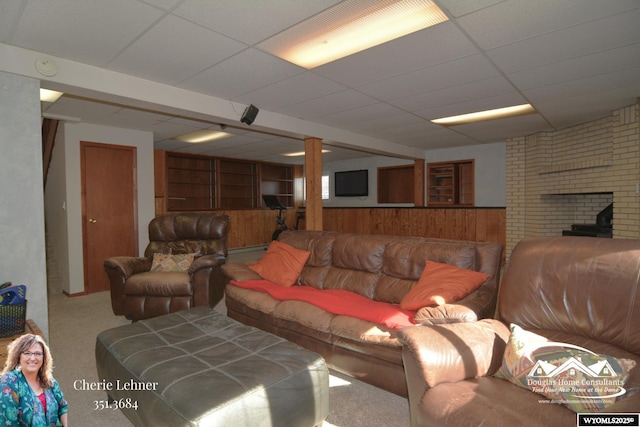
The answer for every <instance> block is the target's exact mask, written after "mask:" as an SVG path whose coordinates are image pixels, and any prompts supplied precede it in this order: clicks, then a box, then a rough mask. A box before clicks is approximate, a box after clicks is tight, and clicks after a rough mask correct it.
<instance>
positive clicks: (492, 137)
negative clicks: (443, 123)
mask: <svg viewBox="0 0 640 427" xmlns="http://www.w3.org/2000/svg"><path fill="white" fill-rule="evenodd" d="M451 129H452V130H455V131H456V132H459V133H461V134H463V135H468V136H471V137H473V138H474V139H476V140H480V141H481V142H493V141H504V140H506V139H507V138H510V137H516V136H526V135H531V134H533V133H536V132H538V131H541V130H544V129H547V130H551V128H550V127H549V125H548V124H547V122H546V121H545V120H544V119H543V118H542V117H541V116H540V115H539V114H530V115H526V116H518V117H510V118H506V119H500V120H491V121H487V122H477V123H469V124H466V125H460V126H452V127H451Z"/></svg>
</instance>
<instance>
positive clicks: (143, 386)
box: [73, 379, 158, 391]
mask: <svg viewBox="0 0 640 427" xmlns="http://www.w3.org/2000/svg"><path fill="white" fill-rule="evenodd" d="M157 387H158V383H157V382H142V381H134V380H127V381H120V380H116V382H115V383H114V382H112V381H107V380H102V381H87V380H85V379H81V380H75V381H74V382H73V389H74V390H90V391H103V390H104V391H109V390H155V389H156V388H157Z"/></svg>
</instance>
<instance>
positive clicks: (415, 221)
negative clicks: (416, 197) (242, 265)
mask: <svg viewBox="0 0 640 427" xmlns="http://www.w3.org/2000/svg"><path fill="white" fill-rule="evenodd" d="M220 212H221V213H225V214H227V215H229V216H230V217H231V226H230V228H229V236H228V246H229V248H230V249H232V248H241V247H246V246H257V245H266V244H269V242H270V241H271V234H272V233H273V231H274V230H275V227H276V216H277V212H275V211H272V210H266V209H263V210H260V209H257V210H234V211H231V210H230V211H220ZM322 213H323V215H322V222H323V229H324V230H330V231H338V232H343V233H365V234H391V235H399V236H423V237H436V238H441V239H454V240H473V241H481V242H498V243H501V244H502V245H503V247H504V246H505V244H506V209H505V208H324V209H323V210H322ZM283 214H285V215H286V221H287V225H288V226H289V227H290V228H293V227H294V225H295V223H296V216H297V212H296V211H295V210H293V209H289V210H287V211H286V212H283ZM300 226H301V227H300V228H304V221H301V222H300Z"/></svg>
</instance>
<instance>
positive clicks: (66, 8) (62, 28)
mask: <svg viewBox="0 0 640 427" xmlns="http://www.w3.org/2000/svg"><path fill="white" fill-rule="evenodd" d="M161 15H162V12H161V11H160V10H158V9H156V8H154V7H152V6H149V5H146V4H144V3H140V2H138V1H131V0H110V1H108V2H106V1H77V0H56V1H32V2H29V3H28V4H27V7H26V9H25V11H24V14H23V15H22V18H21V20H20V25H19V27H18V29H17V30H16V32H15V33H14V36H13V37H12V43H13V44H16V45H18V46H22V47H26V48H28V49H33V50H37V51H41V52H47V53H49V54H51V55H55V56H59V57H61V58H67V59H71V60H75V61H80V62H85V63H89V64H96V65H104V64H106V63H107V62H108V60H109V59H111V58H113V57H114V56H115V55H116V54H117V53H118V52H119V51H120V50H122V49H123V48H124V47H126V46H127V45H128V44H129V43H130V42H131V40H132V39H134V38H135V37H137V36H138V35H140V34H141V33H142V32H143V31H144V30H145V29H147V28H148V27H149V26H150V25H151V24H152V23H153V22H154V21H155V20H157V19H158V18H159V17H160V16H161Z"/></svg>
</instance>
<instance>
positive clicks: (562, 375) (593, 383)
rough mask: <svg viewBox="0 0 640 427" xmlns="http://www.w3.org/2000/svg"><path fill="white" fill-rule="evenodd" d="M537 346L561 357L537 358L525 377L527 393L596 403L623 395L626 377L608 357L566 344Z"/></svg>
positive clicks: (553, 343)
mask: <svg viewBox="0 0 640 427" xmlns="http://www.w3.org/2000/svg"><path fill="white" fill-rule="evenodd" d="M539 347H555V348H562V349H563V350H564V351H562V353H563V356H564V357H558V353H557V352H556V353H546V354H539V355H538V357H537V361H536V363H535V364H534V365H533V367H532V368H531V370H530V371H529V373H528V374H527V383H528V385H529V388H530V389H531V391H534V392H536V393H540V394H543V395H545V396H554V397H557V398H559V399H560V400H565V399H566V400H579V399H586V400H599V401H602V400H605V399H615V398H616V397H618V396H622V395H623V394H625V393H626V389H625V388H624V383H625V380H626V378H624V375H623V372H616V369H615V368H614V367H613V366H612V364H611V362H610V360H609V359H610V358H607V357H604V356H601V355H599V354H596V353H594V352H592V351H591V350H588V349H586V348H583V347H579V346H576V345H572V344H567V343H559V342H545V343H541V344H540V346H539ZM567 349H573V350H578V351H573V352H572V351H571V350H567ZM568 355H569V357H567V356H568ZM616 366H617V367H618V368H619V366H618V365H617V364H616Z"/></svg>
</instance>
